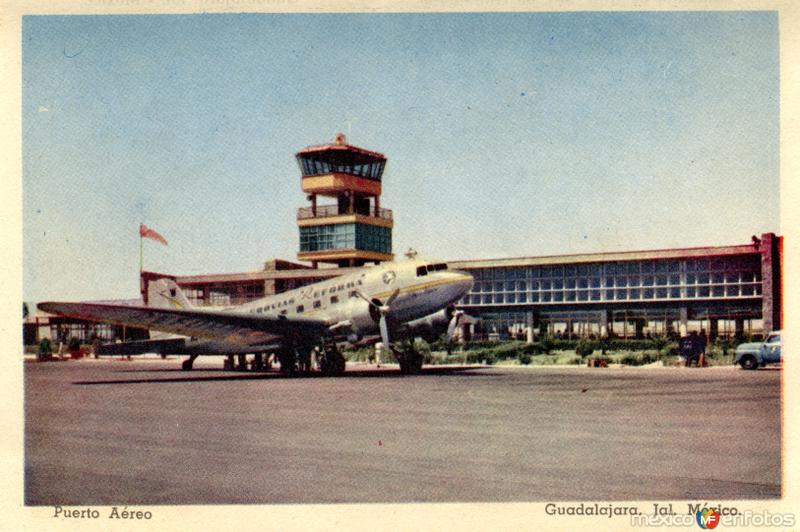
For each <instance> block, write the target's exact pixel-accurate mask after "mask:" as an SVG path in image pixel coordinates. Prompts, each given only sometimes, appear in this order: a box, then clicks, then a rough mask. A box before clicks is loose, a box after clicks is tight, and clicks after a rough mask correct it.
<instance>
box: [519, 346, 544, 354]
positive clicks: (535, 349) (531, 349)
mask: <svg viewBox="0 0 800 532" xmlns="http://www.w3.org/2000/svg"><path fill="white" fill-rule="evenodd" d="M522 352H523V353H525V354H526V355H538V354H539V353H541V352H542V346H541V344H525V345H524V346H523V347H522Z"/></svg>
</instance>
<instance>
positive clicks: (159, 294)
mask: <svg viewBox="0 0 800 532" xmlns="http://www.w3.org/2000/svg"><path fill="white" fill-rule="evenodd" d="M147 306H148V307H153V308H170V309H182V310H189V309H191V308H192V307H193V305H192V304H191V303H190V302H189V300H188V299H187V298H186V296H185V295H184V293H183V292H182V291H181V289H180V288H179V287H178V285H177V284H176V283H175V281H173V280H172V279H168V278H165V277H163V278H161V279H158V280H156V281H153V282H151V283H149V285H148V286H147Z"/></svg>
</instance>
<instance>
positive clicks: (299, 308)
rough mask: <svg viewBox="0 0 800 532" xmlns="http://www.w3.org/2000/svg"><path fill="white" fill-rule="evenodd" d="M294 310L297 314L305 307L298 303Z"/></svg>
mask: <svg viewBox="0 0 800 532" xmlns="http://www.w3.org/2000/svg"><path fill="white" fill-rule="evenodd" d="M295 310H296V311H297V313H298V314H302V313H303V311H304V310H305V309H304V308H303V305H298V306H297V308H296V309H295Z"/></svg>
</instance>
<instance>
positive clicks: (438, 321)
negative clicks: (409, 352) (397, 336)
mask: <svg viewBox="0 0 800 532" xmlns="http://www.w3.org/2000/svg"><path fill="white" fill-rule="evenodd" d="M455 312H456V309H455V307H447V308H446V309H442V310H440V311H438V312H435V313H433V314H429V315H427V316H424V317H422V318H419V319H416V320H414V321H410V322H408V323H406V325H405V327H404V332H405V333H406V334H408V335H410V336H419V337H421V338H422V339H424V340H425V341H427V342H433V341H435V340H437V339H438V338H439V337H440V336H441V335H442V334H444V333H446V332H447V327H448V325H449V324H450V320H451V319H452V318H453V315H454V314H455Z"/></svg>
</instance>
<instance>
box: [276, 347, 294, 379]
mask: <svg viewBox="0 0 800 532" xmlns="http://www.w3.org/2000/svg"><path fill="white" fill-rule="evenodd" d="M278 361H279V362H280V364H281V373H284V374H286V375H289V376H290V377H291V376H294V374H295V370H296V364H297V356H295V353H294V351H293V350H289V349H286V350H283V351H280V352H279V353H278Z"/></svg>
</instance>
